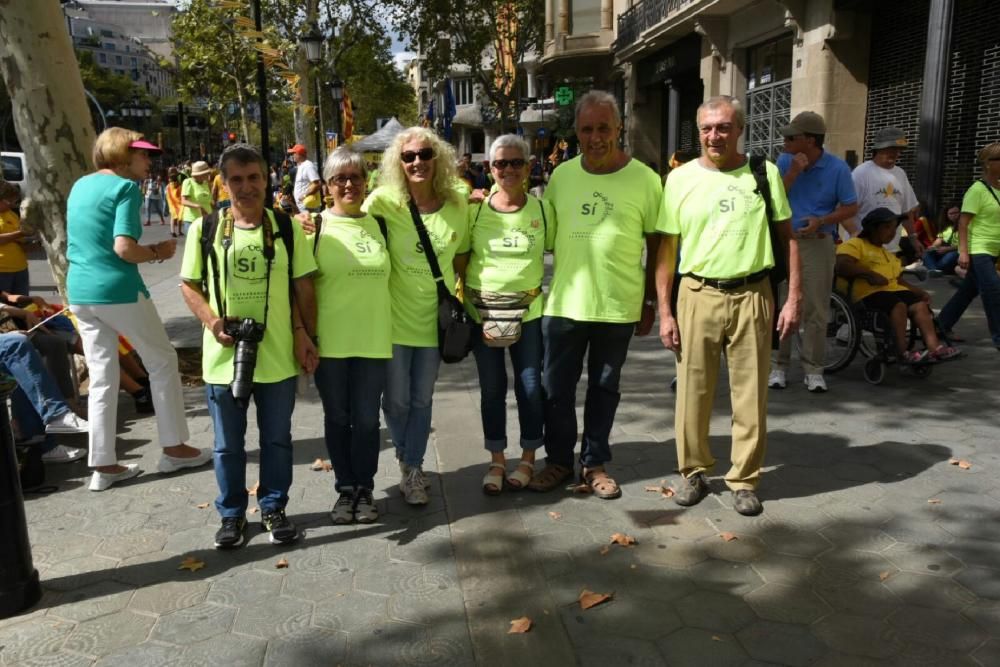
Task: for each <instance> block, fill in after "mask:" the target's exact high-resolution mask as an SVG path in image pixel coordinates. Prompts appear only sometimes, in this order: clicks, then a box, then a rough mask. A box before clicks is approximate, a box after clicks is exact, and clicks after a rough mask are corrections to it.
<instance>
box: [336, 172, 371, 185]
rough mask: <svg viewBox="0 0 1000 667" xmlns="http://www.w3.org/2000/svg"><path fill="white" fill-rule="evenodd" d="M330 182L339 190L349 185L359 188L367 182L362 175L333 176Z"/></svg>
mask: <svg viewBox="0 0 1000 667" xmlns="http://www.w3.org/2000/svg"><path fill="white" fill-rule="evenodd" d="M330 180H331V181H333V184H334V185H336V186H337V187H338V188H342V187H344V186H345V185H347V184H348V183H350V184H351V185H353V186H355V187H357V186H359V185H361V184H362V183H364V182H365V179H364V176H362V175H361V174H337V175H336V176H332V177H331V178H330Z"/></svg>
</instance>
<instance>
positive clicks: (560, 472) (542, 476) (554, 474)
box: [528, 463, 573, 492]
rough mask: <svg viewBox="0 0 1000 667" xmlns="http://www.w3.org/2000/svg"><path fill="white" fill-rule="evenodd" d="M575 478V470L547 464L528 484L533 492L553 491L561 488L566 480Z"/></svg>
mask: <svg viewBox="0 0 1000 667" xmlns="http://www.w3.org/2000/svg"><path fill="white" fill-rule="evenodd" d="M571 477H573V469H572V468H567V467H565V466H561V465H556V464H555V463H547V464H546V465H545V467H544V468H542V470H541V471H540V472H537V473H535V474H534V476H532V478H531V481H530V482H528V488H529V489H531V490H532V491H541V492H545V491H551V490H552V489H554V488H556V487H557V486H561V485H562V484H563V483H564V482H565V481H566V480H568V479H570V478H571Z"/></svg>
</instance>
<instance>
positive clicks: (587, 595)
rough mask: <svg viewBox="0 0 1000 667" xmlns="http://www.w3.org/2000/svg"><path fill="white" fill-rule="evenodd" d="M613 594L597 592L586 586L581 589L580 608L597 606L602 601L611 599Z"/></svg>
mask: <svg viewBox="0 0 1000 667" xmlns="http://www.w3.org/2000/svg"><path fill="white" fill-rule="evenodd" d="M613 595H614V593H595V592H594V591H591V590H587V589H586V588H584V589H583V590H582V591H580V598H579V601H580V609H584V610H586V609H590V608H591V607H596V606H597V605H599V604H601V603H602V602H607V601H608V600H610V599H611V597H612V596H613Z"/></svg>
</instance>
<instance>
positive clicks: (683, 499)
mask: <svg viewBox="0 0 1000 667" xmlns="http://www.w3.org/2000/svg"><path fill="white" fill-rule="evenodd" d="M707 495H708V482H706V481H705V475H704V473H700V472H696V473H695V474H693V475H691V476H690V477H684V476H683V475H681V483H680V484H678V488H677V493H675V494H674V502H675V503H677V504H678V505H680V506H681V507H690V506H691V505H697V504H698V503H700V502H701V501H702V499H703V498H704V497H705V496H707Z"/></svg>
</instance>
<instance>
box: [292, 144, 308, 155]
mask: <svg viewBox="0 0 1000 667" xmlns="http://www.w3.org/2000/svg"><path fill="white" fill-rule="evenodd" d="M288 152H289V153H298V154H299V155H308V154H309V151H308V150H306V147H305V146H303V145H302V144H295V145H294V146H292V147H291V148H289V149H288Z"/></svg>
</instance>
